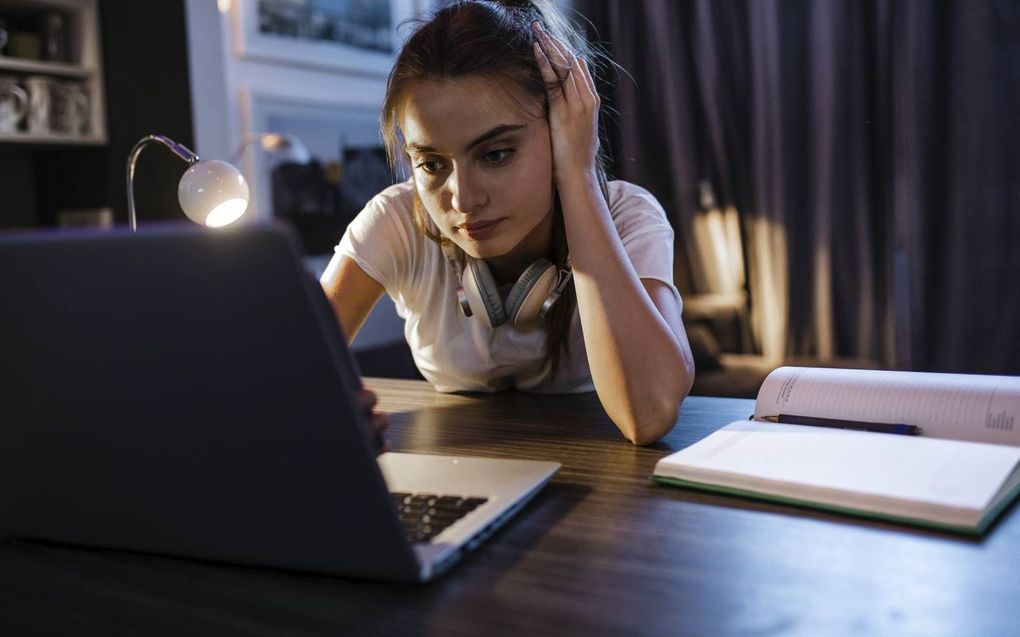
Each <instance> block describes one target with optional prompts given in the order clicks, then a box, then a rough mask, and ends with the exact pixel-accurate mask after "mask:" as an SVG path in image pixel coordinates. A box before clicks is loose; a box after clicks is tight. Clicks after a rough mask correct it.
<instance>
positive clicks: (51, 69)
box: [0, 0, 106, 147]
mask: <svg viewBox="0 0 1020 637" xmlns="http://www.w3.org/2000/svg"><path fill="white" fill-rule="evenodd" d="M97 4H98V3H97V0H0V6H3V8H4V9H17V10H19V11H22V12H24V11H28V12H32V11H48V10H59V11H63V12H66V13H67V14H68V15H69V16H70V19H69V20H68V21H67V28H68V29H70V32H69V33H68V45H69V47H70V51H69V56H68V57H69V59H71V60H74V61H75V62H73V63H62V62H50V61H44V60H30V59H25V58H15V57H9V56H0V74H7V75H9V74H14V75H15V76H16V77H18V78H19V81H21V82H23V81H24V80H25V79H26V78H27V77H29V76H48V77H51V78H53V79H54V80H66V81H68V83H71V84H80V85H81V86H82V88H83V89H84V91H85V92H86V94H87V96H88V105H89V109H88V110H89V121H88V126H87V130H88V134H87V135H66V134H59V133H42V134H36V133H28V132H25V131H19V132H15V133H2V134H0V145H3V146H35V147H40V146H98V145H102V144H105V143H106V104H105V101H106V95H105V93H106V91H105V88H104V82H103V68H102V61H101V60H102V55H101V48H100V39H99V15H98V6H97ZM23 88H24V86H23ZM27 117H28V116H26V120H27ZM21 126H22V127H26V126H27V124H26V123H25V122H24V121H23V122H22V124H21Z"/></svg>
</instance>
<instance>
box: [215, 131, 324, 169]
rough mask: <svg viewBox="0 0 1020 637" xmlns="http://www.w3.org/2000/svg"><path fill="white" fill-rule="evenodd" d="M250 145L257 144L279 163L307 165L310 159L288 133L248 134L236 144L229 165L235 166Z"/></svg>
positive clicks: (304, 148) (296, 139)
mask: <svg viewBox="0 0 1020 637" xmlns="http://www.w3.org/2000/svg"><path fill="white" fill-rule="evenodd" d="M252 144H258V145H259V147H260V148H262V150H263V151H265V152H266V153H269V154H271V155H273V156H274V157H276V159H278V160H280V161H285V162H291V163H294V164H307V163H308V162H309V161H311V159H312V156H311V154H310V153H309V152H308V149H307V148H306V147H305V145H304V144H303V143H302V142H301V140H300V139H298V138H297V137H295V136H294V135H291V134H290V133H250V134H248V135H245V136H244V137H242V138H241V141H240V142H239V143H238V144H237V150H235V151H234V156H233V157H231V159H230V161H231V163H234V164H237V162H238V161H239V160H240V159H241V155H242V154H244V149H245V148H247V147H248V146H251V145H252Z"/></svg>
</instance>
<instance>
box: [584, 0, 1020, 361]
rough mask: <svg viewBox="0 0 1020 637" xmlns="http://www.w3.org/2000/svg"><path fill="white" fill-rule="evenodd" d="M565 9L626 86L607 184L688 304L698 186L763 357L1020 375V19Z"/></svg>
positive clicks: (989, 12)
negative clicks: (637, 204)
mask: <svg viewBox="0 0 1020 637" xmlns="http://www.w3.org/2000/svg"><path fill="white" fill-rule="evenodd" d="M574 4H575V6H576V7H577V8H578V9H579V11H580V12H581V13H582V14H583V15H585V16H586V17H587V18H589V19H590V20H591V22H592V23H593V26H594V28H595V30H596V31H597V33H598V34H599V37H600V38H601V39H602V40H603V41H604V42H605V43H606V45H607V47H608V48H609V50H610V53H611V54H612V55H613V56H614V58H615V59H616V61H617V62H619V63H620V64H621V65H622V66H623V67H624V68H626V69H627V70H628V71H629V72H630V73H631V74H632V75H633V77H634V80H635V81H634V82H629V81H627V79H626V78H622V79H620V80H619V81H616V82H615V83H613V85H612V86H610V87H609V88H611V89H613V92H612V94H611V96H610V101H611V103H612V104H614V105H615V106H616V107H617V108H618V109H619V110H620V111H621V117H620V121H619V128H618V129H616V130H615V131H614V135H611V136H610V140H611V146H612V147H613V148H612V150H613V154H614V155H615V159H616V161H615V165H614V169H615V170H614V171H615V174H616V175H617V176H619V177H621V178H625V179H628V180H631V181H635V182H637V183H639V184H641V185H644V186H646V187H648V188H649V189H650V190H651V191H652V192H653V193H654V194H656V196H658V197H659V198H660V200H662V202H663V204H664V206H665V207H666V209H667V211H668V212H669V214H670V215H671V217H672V219H673V222H674V225H675V227H676V229H677V237H678V245H677V254H678V268H677V269H678V278H679V279H682V280H681V287H682V288H683V287H686V288H687V289H685V290H684V291H685V292H686V293H688V294H690V293H695V294H697V293H699V292H705V291H706V290H705V289H699V287H701V288H703V287H704V285H705V283H704V281H705V277H699V276H698V273H697V271H696V270H697V269H698V268H699V267H703V264H704V262H705V261H706V260H709V259H710V256H709V254H708V253H709V252H710V250H711V249H712V248H711V246H706V245H703V244H704V241H701V242H699V241H698V240H697V235H698V233H697V232H695V231H694V225H695V223H696V222H697V220H698V219H699V214H702V213H701V212H700V204H699V198H698V185H699V184H701V183H703V182H705V181H707V182H708V183H710V184H711V186H712V190H714V191H715V194H716V196H717V198H718V199H719V203H720V205H721V207H733V208H735V209H736V210H737V211H738V212H739V215H740V219H741V234H742V238H743V250H744V252H745V255H744V256H745V262H746V264H747V278H746V281H747V284H746V285H747V293H748V298H749V300H750V316H751V325H752V329H753V332H754V334H755V336H756V348H757V349H758V351H759V352H760V353H762V354H764V355H765V356H766V357H768V358H770V359H771V360H773V361H775V362H778V361H779V360H780V359H782V358H784V357H788V356H791V355H798V356H801V355H809V356H814V357H818V358H820V359H832V358H836V357H859V358H866V359H871V360H874V361H876V362H879V363H881V364H882V365H883V366H886V367H890V368H905V369H931V370H941V371H983V372H997V373H1020V319H1018V316H1020V222H1018V217H1020V198H1018V180H1017V163H1018V162H1017V153H1018V148H1020V135H1018V130H1017V129H1018V124H1017V123H1018V122H1020V113H1018V105H1020V99H1018V93H1020V88H1018V87H1020V81H1018V79H1020V78H1018V71H1017V69H1018V68H1020V45H1018V44H1017V40H1018V38H1017V37H1016V33H1018V32H1020V30H1018V27H1020V24H1018V20H1020V18H1018V14H1020V9H1018V6H1020V5H1018V3H1016V2H1011V1H1009V0H998V1H994V0H992V1H989V2H981V3H969V2H966V3H965V2H959V3H932V2H929V1H928V0H899V1H897V2H892V1H891V0H871V1H866V2H861V1H851V0H819V1H816V2H810V3H794V2H783V1H781V0H755V1H740V0H715V1H710V0H689V1H685V2H676V1H674V0H630V1H628V2H617V1H614V0H575V2H574ZM685 271H686V273H685Z"/></svg>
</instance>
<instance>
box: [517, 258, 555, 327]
mask: <svg viewBox="0 0 1020 637" xmlns="http://www.w3.org/2000/svg"><path fill="white" fill-rule="evenodd" d="M556 273H557V270H556V266H555V265H553V263H552V261H549V260H548V259H538V260H536V261H535V262H534V263H532V264H531V265H529V266H528V269H527V270H525V271H524V274H522V275H521V277H520V278H519V279H517V283H515V284H514V287H513V289H511V290H510V295H509V296H507V299H506V309H505V311H506V317H507V320H509V321H510V322H511V323H513V324H514V325H526V324H527V323H530V322H532V321H534V320H535V319H537V318H538V315H539V311H540V310H541V309H542V304H543V303H545V300H546V299H547V298H548V297H549V294H550V293H551V292H552V291H553V288H554V287H555V286H556Z"/></svg>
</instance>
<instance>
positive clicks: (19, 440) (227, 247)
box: [0, 225, 559, 581]
mask: <svg viewBox="0 0 1020 637" xmlns="http://www.w3.org/2000/svg"><path fill="white" fill-rule="evenodd" d="M0 299H2V306H0V393H2V395H3V400H2V401H0V410H2V411H0V435H2V440H0V484H2V485H4V486H3V488H2V489H0V535H3V536H8V537H24V538H35V539H43V540H48V541H55V542H61V543H70V544H77V545H83V546H96V547H109V548H117V549H125V550H131V551H141V552H148V553H157V554H165V555H174V556H183V557H190V558H198V559H204V560H213V561H222V562H230V563H237V564H246V565H254V566H264V567H271V568H282V569H291V570H301V571H312V572H318V573H326V574H335V575H342V576H351V577H356V578H368V579H381V580H413V581H426V580H429V579H432V578H434V577H436V576H437V575H438V574H440V573H442V572H443V571H445V570H446V569H447V568H448V567H449V566H451V565H452V564H453V563H454V562H455V561H456V560H457V559H458V558H460V557H461V556H462V555H463V554H464V553H465V552H467V551H469V550H471V549H473V548H475V547H476V546H477V545H478V544H479V543H480V542H481V541H482V540H484V539H485V538H487V537H488V536H489V535H491V534H492V532H493V531H494V530H495V529H496V528H498V527H499V526H500V525H502V524H503V523H504V522H505V521H506V520H507V519H508V518H510V516H512V515H513V514H514V513H516V512H517V511H518V510H519V509H521V507H522V506H523V505H524V504H525V503H526V502H527V501H528V500H529V499H530V498H531V497H532V496H534V495H535V494H536V492H537V491H538V490H539V489H541V488H542V486H543V485H545V484H546V483H547V482H548V481H549V480H550V479H551V478H552V476H553V475H554V474H555V473H556V471H557V470H558V469H559V465H558V464H556V463H551V462H534V461H527V460H503V459H484V458H465V457H447V456H436V455H417V454H405V453H386V454H383V455H381V456H377V452H376V447H375V442H374V438H373V436H372V433H371V431H370V428H369V426H368V424H367V423H366V422H365V419H364V418H363V416H362V414H361V413H360V411H359V408H358V407H357V405H358V402H357V394H356V392H357V391H358V388H359V387H360V379H359V377H358V374H357V370H356V368H355V367H354V364H353V362H352V359H351V356H350V353H349V352H348V350H347V348H346V346H345V343H344V339H343V337H342V336H341V334H340V329H339V326H338V323H337V321H336V319H335V318H334V315H333V313H332V311H331V308H330V307H329V304H328V302H327V301H326V299H325V296H324V294H323V292H322V290H321V288H320V287H319V284H318V282H317V281H316V280H315V279H314V278H313V277H312V275H311V274H310V273H308V272H306V271H305V269H304V267H303V265H302V261H301V257H300V253H299V248H298V243H297V240H296V238H295V237H294V235H293V233H292V232H291V231H290V230H289V229H288V228H286V227H284V226H279V225H263V226H251V225H249V226H243V227H238V228H231V229H224V230H219V231H209V230H207V229H204V228H200V227H198V226H193V225H180V226H178V225H171V226H160V227H150V228H147V229H143V230H140V231H139V232H138V233H130V232H127V231H126V230H121V229H116V230H111V231H105V232H104V231H79V230H73V231H64V232H59V233H57V232H31V233H21V234H11V235H7V236H0Z"/></svg>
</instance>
